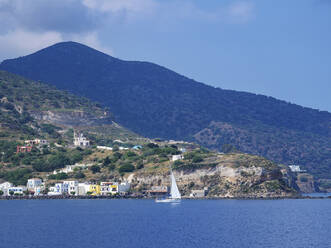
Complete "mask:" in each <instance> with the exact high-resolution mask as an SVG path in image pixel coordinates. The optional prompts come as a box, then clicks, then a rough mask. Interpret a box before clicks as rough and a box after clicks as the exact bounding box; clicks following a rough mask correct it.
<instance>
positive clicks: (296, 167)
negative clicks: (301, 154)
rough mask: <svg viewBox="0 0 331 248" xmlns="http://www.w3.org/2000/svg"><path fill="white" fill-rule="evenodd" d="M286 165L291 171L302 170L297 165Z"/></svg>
mask: <svg viewBox="0 0 331 248" xmlns="http://www.w3.org/2000/svg"><path fill="white" fill-rule="evenodd" d="M288 167H289V168H290V170H291V171H292V172H303V170H301V169H300V166H299V165H289V166H288Z"/></svg>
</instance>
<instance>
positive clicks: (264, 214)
mask: <svg viewBox="0 0 331 248" xmlns="http://www.w3.org/2000/svg"><path fill="white" fill-rule="evenodd" d="M0 247H1V248H2V247H4V248H11V247H15V248H22V247H29V248H39V247H42V248H55V247H56V248H65V247H70V248H73V247H89V248H90V247H95V248H99V247H116V248H117V247H118V248H121V247H123V248H124V247H134V248H139V247H156V248H163V247H178V248H179V247H180V248H183V247H199V248H200V247H263V248H268V247H314V248H316V247H318V248H324V247H325V248H330V247H331V200H330V199H322V200H319V199H314V200H309V199H303V200H255V201H254V200H183V201H182V203H180V204H178V205H171V204H165V203H158V204H156V203H154V201H152V200H14V201H0Z"/></svg>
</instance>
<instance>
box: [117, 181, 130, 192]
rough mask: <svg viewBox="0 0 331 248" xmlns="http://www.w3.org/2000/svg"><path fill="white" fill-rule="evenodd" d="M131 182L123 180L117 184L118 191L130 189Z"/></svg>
mask: <svg viewBox="0 0 331 248" xmlns="http://www.w3.org/2000/svg"><path fill="white" fill-rule="evenodd" d="M130 187H131V184H130V183H128V182H123V183H120V184H119V185H118V193H120V194H121V193H126V192H128V191H129V190H130Z"/></svg>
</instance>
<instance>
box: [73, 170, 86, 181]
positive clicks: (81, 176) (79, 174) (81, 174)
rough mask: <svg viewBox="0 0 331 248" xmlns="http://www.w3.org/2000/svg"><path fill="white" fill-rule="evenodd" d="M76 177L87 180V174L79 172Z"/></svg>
mask: <svg viewBox="0 0 331 248" xmlns="http://www.w3.org/2000/svg"><path fill="white" fill-rule="evenodd" d="M74 177H75V178H76V179H80V178H85V174H84V173H83V172H81V171H79V172H77V173H76V174H75V175H74Z"/></svg>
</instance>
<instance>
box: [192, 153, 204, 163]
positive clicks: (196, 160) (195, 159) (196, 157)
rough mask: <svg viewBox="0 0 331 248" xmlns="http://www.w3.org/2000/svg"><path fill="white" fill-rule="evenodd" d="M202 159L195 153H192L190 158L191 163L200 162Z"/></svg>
mask: <svg viewBox="0 0 331 248" xmlns="http://www.w3.org/2000/svg"><path fill="white" fill-rule="evenodd" d="M202 161H203V158H202V157H201V156H199V155H197V154H196V155H194V156H193V158H192V162H193V163H200V162H202Z"/></svg>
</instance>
